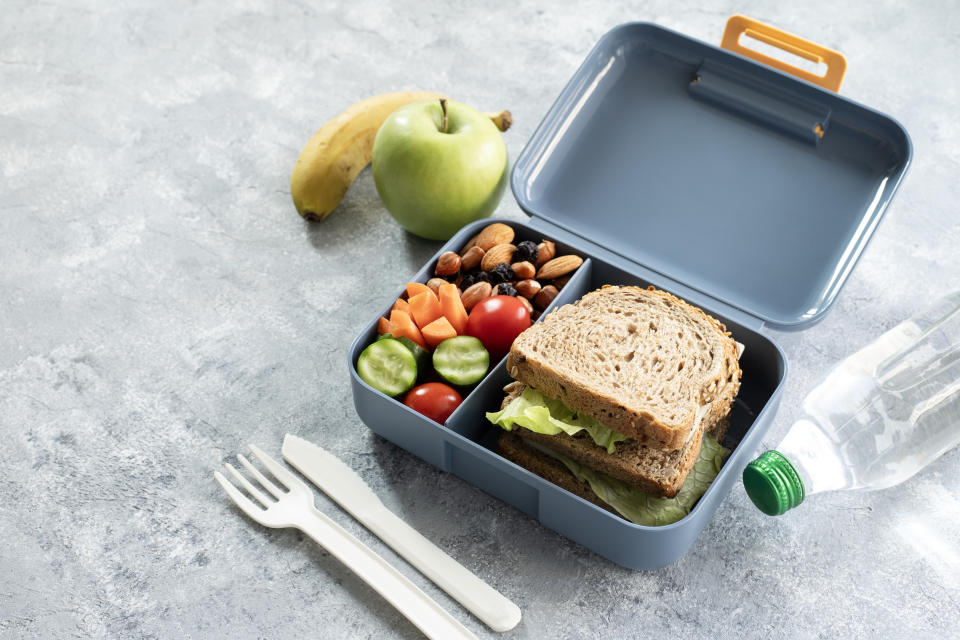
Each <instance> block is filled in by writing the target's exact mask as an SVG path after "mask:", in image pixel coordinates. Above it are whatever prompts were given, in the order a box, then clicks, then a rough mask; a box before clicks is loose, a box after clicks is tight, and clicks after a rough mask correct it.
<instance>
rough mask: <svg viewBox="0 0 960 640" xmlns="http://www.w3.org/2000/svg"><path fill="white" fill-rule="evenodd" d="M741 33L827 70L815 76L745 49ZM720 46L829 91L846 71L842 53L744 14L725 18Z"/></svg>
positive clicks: (837, 86) (845, 61) (835, 88)
mask: <svg viewBox="0 0 960 640" xmlns="http://www.w3.org/2000/svg"><path fill="white" fill-rule="evenodd" d="M743 34H747V35H748V36H749V37H751V38H754V39H756V40H759V41H760V42H763V43H766V44H769V45H770V46H773V47H776V48H778V49H782V50H783V51H786V52H787V53H792V54H793V55H795V56H799V57H801V58H803V59H804V60H809V61H811V62H816V63H821V62H823V63H825V64H826V65H827V72H826V74H824V75H822V76H818V75H816V74H814V73H810V72H809V71H804V70H803V69H800V68H799V67H795V66H793V65H791V64H788V63H786V62H782V61H780V60H777V59H776V58H771V57H770V56H768V55H765V54H763V53H760V52H759V51H755V50H754V49H748V48H747V47H745V46H743V45H741V44H740V36H741V35H743ZM720 46H721V47H723V48H724V49H728V50H730V51H733V52H735V53H739V54H740V55H742V56H746V57H748V58H752V59H753V60H756V61H757V62H762V63H763V64H766V65H769V66H771V67H773V68H774V69H779V70H780V71H786V72H787V73H790V74H793V75H795V76H797V77H798V78H802V79H804V80H807V81H808V82H812V83H814V84H817V85H820V86H821V87H823V88H824V89H829V90H830V91H839V90H840V84H841V83H842V82H843V74H845V73H846V72H847V59H846V58H844V57H843V54H842V53H840V52H839V51H834V50H833V49H827V48H826V47H824V46H821V45H819V44H816V43H815V42H810V41H809V40H804V39H803V38H799V37H797V36H795V35H793V34H792V33H787V32H786V31H781V30H780V29H777V28H775V27H771V26H770V25H768V24H764V23H762V22H758V21H757V20H754V19H752V18H748V17H746V16H740V15H736V16H731V17H730V19H729V20H727V27H726V28H725V29H724V30H723V40H722V41H721V42H720Z"/></svg>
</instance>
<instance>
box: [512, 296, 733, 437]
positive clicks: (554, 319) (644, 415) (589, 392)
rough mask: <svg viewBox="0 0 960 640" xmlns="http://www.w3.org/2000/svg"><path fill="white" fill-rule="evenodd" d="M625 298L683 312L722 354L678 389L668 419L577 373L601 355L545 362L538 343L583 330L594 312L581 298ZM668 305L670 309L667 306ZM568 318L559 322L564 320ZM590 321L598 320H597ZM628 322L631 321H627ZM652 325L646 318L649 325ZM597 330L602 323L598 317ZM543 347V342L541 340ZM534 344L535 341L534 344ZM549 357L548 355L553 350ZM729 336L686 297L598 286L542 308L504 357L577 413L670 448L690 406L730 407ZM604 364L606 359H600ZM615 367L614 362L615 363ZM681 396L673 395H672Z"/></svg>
mask: <svg viewBox="0 0 960 640" xmlns="http://www.w3.org/2000/svg"><path fill="white" fill-rule="evenodd" d="M618 298H625V299H626V300H627V301H628V302H630V301H631V300H632V301H634V304H635V305H636V307H637V309H638V310H641V311H642V310H645V309H644V308H643V307H644V305H645V304H650V305H658V304H659V306H664V305H665V306H667V307H670V308H671V309H672V310H673V312H674V313H681V314H685V315H686V316H687V317H688V319H689V321H690V324H691V326H692V327H693V328H694V329H696V328H698V327H708V328H709V329H710V331H711V335H710V336H709V338H710V339H709V340H707V339H704V340H705V341H706V342H708V343H709V344H711V345H714V346H718V347H719V348H720V351H721V353H720V354H719V358H722V362H720V363H717V366H716V367H714V368H713V369H711V370H712V371H713V374H712V375H710V376H709V379H706V380H703V381H702V383H703V384H702V385H701V386H700V388H690V389H683V391H684V392H685V394H686V395H685V402H683V403H682V404H683V406H682V407H680V408H678V409H677V410H678V411H679V412H680V413H682V415H681V416H680V417H678V418H677V419H676V420H666V419H664V417H663V416H662V415H657V413H656V412H655V411H654V410H653V409H652V408H651V407H649V406H647V405H645V404H644V403H643V402H642V401H638V400H637V398H636V397H632V398H631V397H628V396H629V394H626V393H623V392H622V387H621V390H619V391H618V390H617V389H615V388H614V387H613V386H608V388H601V387H600V385H598V384H596V383H594V384H589V383H586V382H585V381H584V377H583V376H582V375H577V374H578V373H579V372H580V371H582V370H590V369H591V368H597V370H599V367H601V366H604V365H605V364H606V363H600V362H591V361H585V362H580V363H578V368H577V371H572V370H570V369H566V370H565V369H563V368H562V367H558V366H556V364H555V362H554V363H552V362H551V355H552V354H551V353H549V351H550V349H549V348H540V346H542V345H538V340H541V339H543V338H544V337H545V336H549V335H550V332H558V333H561V334H564V335H583V334H584V333H585V332H589V331H590V327H587V326H585V325H588V324H589V323H590V322H591V321H592V320H591V319H592V318H593V317H596V316H599V315H601V314H588V313H586V312H584V313H582V314H580V313H578V309H576V307H578V306H582V305H593V306H597V305H602V304H603V302H604V301H605V299H610V300H617V302H619V300H618ZM674 307H675V309H674ZM565 322H566V323H572V324H569V325H565V324H564V323H565ZM597 322H598V323H600V322H601V320H597ZM631 324H632V323H631ZM651 327H652V325H651ZM597 328H598V330H600V331H602V330H604V329H605V327H604V326H602V324H598V327H597ZM547 346H548V347H549V346H551V345H547ZM534 347H536V348H534ZM582 355H584V356H585V358H584V359H585V360H588V359H590V358H595V359H596V358H600V357H602V356H599V355H595V354H592V353H589V352H585V353H584V354H582ZM554 359H555V360H556V358H555V357H554ZM737 359H738V347H737V343H736V342H735V341H734V340H733V338H732V337H731V336H730V334H729V332H727V331H726V328H725V327H724V326H723V325H722V324H721V323H720V322H719V321H718V320H716V319H715V318H713V317H711V316H709V315H707V314H706V313H705V312H704V311H703V310H702V309H699V308H698V307H695V306H693V305H690V304H688V303H687V302H685V301H683V300H681V299H680V298H677V297H676V296H673V295H671V294H669V293H667V292H665V291H660V290H657V289H654V288H652V287H651V288H649V289H642V288H640V287H612V286H605V287H603V288H601V289H599V290H597V291H593V292H591V293H588V294H587V295H585V296H583V298H581V299H580V300H578V301H577V302H575V303H573V304H572V305H564V306H563V307H561V308H559V309H558V310H556V311H554V312H553V313H551V314H549V315H548V316H547V317H546V318H544V319H543V320H542V321H541V322H540V323H538V324H536V325H534V326H532V327H531V328H530V329H528V330H526V331H524V332H523V333H522V334H521V335H520V336H519V337H518V338H517V339H516V340H515V341H514V343H513V346H512V347H511V349H510V354H509V356H508V358H507V371H508V372H509V374H510V375H511V376H512V377H513V378H515V379H517V380H519V381H521V382H524V383H526V384H528V385H530V386H532V387H533V388H535V389H537V390H538V391H540V392H542V393H543V394H545V395H547V396H549V397H552V398H556V399H557V400H560V401H561V402H563V403H564V404H565V405H567V406H568V407H570V408H571V409H574V410H575V411H578V412H580V413H584V414H587V415H589V416H592V417H593V418H595V419H596V420H598V421H600V422H601V423H602V424H604V425H605V426H607V427H609V428H610V429H613V430H615V431H617V432H618V433H622V434H623V435H625V436H627V437H629V438H632V439H634V440H636V441H637V442H638V443H640V444H647V445H649V446H651V447H654V448H658V449H664V450H668V451H676V450H679V449H682V448H683V447H684V446H685V445H686V444H688V442H689V441H690V440H691V438H692V437H693V433H692V432H693V430H694V428H695V426H696V414H697V409H698V407H702V406H705V405H709V409H708V414H707V416H705V422H707V423H708V424H715V423H717V422H718V421H719V420H720V419H721V418H722V417H723V416H725V415H727V414H728V413H729V411H730V405H731V403H732V401H733V398H734V397H735V396H736V394H737V392H738V391H739V388H740V375H741V371H740V366H739V363H738V361H737ZM607 369H609V367H607ZM618 371H619V369H618ZM677 404H681V403H677Z"/></svg>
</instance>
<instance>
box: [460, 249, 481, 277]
mask: <svg viewBox="0 0 960 640" xmlns="http://www.w3.org/2000/svg"><path fill="white" fill-rule="evenodd" d="M485 253H486V251H484V250H483V249H481V248H480V247H470V248H469V249H467V250H466V252H464V254H463V257H462V258H461V259H460V268H461V269H463V270H464V271H470V270H472V269H476V268H477V267H479V266H480V261H481V260H483V254H485Z"/></svg>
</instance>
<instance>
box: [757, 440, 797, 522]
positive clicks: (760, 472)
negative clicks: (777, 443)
mask: <svg viewBox="0 0 960 640" xmlns="http://www.w3.org/2000/svg"><path fill="white" fill-rule="evenodd" d="M743 488H744V489H746V490H747V495H748V496H750V499H751V500H753V504H755V505H757V508H758V509H760V511H763V512H764V513H765V514H767V515H768V516H779V515H782V514H784V513H786V512H787V511H788V510H790V509H793V508H794V507H795V506H797V505H798V504H800V503H801V502H803V496H804V490H803V480H801V479H800V474H798V473H797V470H796V469H794V468H793V465H792V464H790V461H789V460H787V459H786V458H785V457H784V455H783V454H782V453H780V452H779V451H773V450H771V451H767V452H766V453H764V454H763V455H761V456H760V457H759V458H757V459H756V460H754V461H753V462H751V463H750V464H748V465H747V468H746V469H744V470H743Z"/></svg>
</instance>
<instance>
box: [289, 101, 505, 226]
mask: <svg viewBox="0 0 960 640" xmlns="http://www.w3.org/2000/svg"><path fill="white" fill-rule="evenodd" d="M442 97H443V95H442V94H439V93H433V92H430V91H400V92H395V93H385V94H382V95H379V96H374V97H372V98H367V99H366V100H361V101H360V102H357V103H356V104H353V105H351V106H350V107H349V108H348V109H347V110H346V111H344V112H343V113H341V114H340V115H338V116H336V117H335V118H333V119H332V120H329V121H328V122H327V123H326V124H324V125H323V126H322V127H320V129H319V130H318V131H317V132H316V133H315V134H313V137H312V138H310V141H309V142H307V145H306V146H305V147H304V148H303V151H301V152H300V157H299V158H297V164H296V166H294V168H293V175H292V176H291V178H290V195H291V196H293V204H294V205H295V206H296V207H297V212H298V213H299V214H300V215H301V216H303V218H304V219H305V220H308V221H310V222H319V221H321V220H323V219H324V218H326V217H327V216H328V215H330V213H331V212H332V211H333V210H334V209H336V208H337V205H339V204H340V202H341V201H342V200H343V197H344V196H345V195H346V193H347V189H349V188H350V185H351V184H353V181H354V179H355V178H356V177H357V174H359V173H360V172H361V171H363V168H364V167H366V166H367V165H368V164H370V161H371V160H372V159H373V140H374V138H376V136H377V131H378V130H379V129H380V125H381V124H383V122H384V120H386V119H387V116H389V115H390V114H391V113H393V112H394V111H396V110H397V109H399V108H400V107H402V106H403V105H405V104H408V103H410V102H416V101H417V100H439V99H440V98H442ZM487 115H489V116H490V119H491V120H493V123H494V124H495V125H496V126H497V128H498V129H500V131H506V130H507V129H508V128H509V127H510V125H511V124H512V123H513V119H512V117H511V116H510V112H509V111H500V112H499V113H494V114H487Z"/></svg>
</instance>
